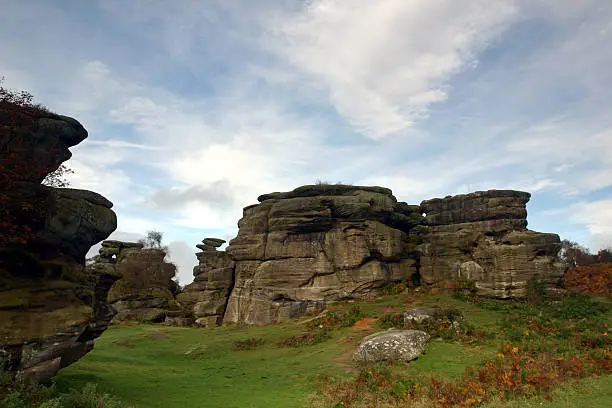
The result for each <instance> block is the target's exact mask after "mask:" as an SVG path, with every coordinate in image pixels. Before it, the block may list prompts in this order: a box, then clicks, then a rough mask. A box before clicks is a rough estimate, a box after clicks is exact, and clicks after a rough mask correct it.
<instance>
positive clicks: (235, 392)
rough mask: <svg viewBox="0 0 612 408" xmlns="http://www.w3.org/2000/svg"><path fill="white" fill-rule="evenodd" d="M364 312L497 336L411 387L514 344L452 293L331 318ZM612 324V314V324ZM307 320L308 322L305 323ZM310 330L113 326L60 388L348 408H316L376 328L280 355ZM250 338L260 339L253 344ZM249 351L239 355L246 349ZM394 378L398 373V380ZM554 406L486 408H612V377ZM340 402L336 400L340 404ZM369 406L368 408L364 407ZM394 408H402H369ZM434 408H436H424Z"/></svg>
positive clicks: (437, 363)
mask: <svg viewBox="0 0 612 408" xmlns="http://www.w3.org/2000/svg"><path fill="white" fill-rule="evenodd" d="M355 305H358V306H359V308H360V310H361V312H362V315H363V316H364V317H371V318H377V317H380V316H382V315H384V314H388V313H393V312H401V311H403V310H405V309H407V308H410V307H416V306H420V305H437V306H442V307H453V308H455V309H457V310H459V311H461V312H462V313H463V315H464V316H465V319H466V321H467V322H468V323H469V324H470V325H471V326H472V327H474V328H478V329H484V330H485V331H486V332H487V333H490V335H489V336H487V337H485V338H482V339H479V341H475V342H464V341H456V340H452V339H451V340H442V339H434V340H432V341H431V342H430V344H429V345H428V347H427V350H426V352H425V354H424V355H422V356H421V357H420V358H419V359H418V360H416V361H414V362H412V363H410V364H409V365H397V366H392V367H391V368H390V369H391V371H392V372H393V373H396V374H399V375H401V376H402V377H403V378H407V377H414V378H418V379H423V380H424V379H426V378H429V376H431V375H435V376H436V377H437V378H440V379H443V380H445V381H454V380H457V379H459V378H460V377H461V376H462V374H463V373H464V371H465V369H466V368H467V367H478V366H479V365H481V364H482V363H483V362H484V361H485V360H490V359H492V358H495V355H496V353H498V352H499V350H500V347H501V346H502V344H504V342H505V340H504V339H503V338H502V337H501V336H500V331H501V330H502V329H503V328H502V322H503V321H504V318H506V317H508V310H507V309H505V308H504V307H498V309H499V310H495V309H496V307H483V306H482V305H479V304H474V303H473V302H469V301H466V300H460V299H457V298H454V297H452V296H451V295H450V294H444V293H439V294H432V293H426V294H423V293H415V292H410V293H407V294H401V295H394V296H385V297H382V298H378V299H376V300H372V301H363V302H354V303H347V304H338V305H334V306H331V307H330V310H332V311H334V310H339V311H342V310H349V308H351V307H354V306H355ZM607 319H608V321H609V320H610V315H609V313H608V315H607ZM303 320H305V319H302V321H303ZM305 330H306V325H305V324H303V323H301V322H300V321H295V322H288V323H284V324H279V325H272V326H266V327H220V328H213V329H195V328H176V327H166V326H162V325H134V326H114V327H112V328H110V329H109V330H108V331H106V332H105V333H104V335H103V336H102V337H101V338H100V339H98V340H96V345H95V348H94V350H93V351H92V352H91V353H90V354H89V355H87V356H86V357H85V358H83V359H82V360H80V361H79V362H77V363H75V364H73V365H72V366H70V367H68V368H66V369H64V370H62V371H61V373H60V375H59V377H58V381H57V385H58V388H59V389H67V388H69V387H81V386H84V385H85V384H87V383H96V384H98V388H99V389H101V390H104V391H109V392H111V393H112V394H114V395H116V396H117V397H119V398H120V399H121V400H122V401H124V402H127V403H129V404H132V405H134V406H136V407H139V408H148V407H151V408H155V407H164V408H174V407H177V408H178V407H180V408H191V407H211V408H214V407H224V408H231V407H241V408H249V407H252V408H256V407H283V408H290V407H306V406H309V404H310V403H313V404H315V405H316V406H330V407H334V406H337V407H340V406H343V405H337V404H331V405H329V404H328V405H325V404H323V405H321V402H320V400H318V402H316V401H315V402H313V401H314V400H316V398H314V399H313V395H318V394H319V393H320V390H321V389H322V388H323V387H324V386H325V385H326V384H327V385H328V386H329V384H330V383H331V382H333V381H340V382H342V381H344V382H346V383H350V382H351V381H353V379H354V378H355V377H356V376H357V375H358V374H359V370H357V369H356V368H354V367H353V365H352V363H351V360H350V359H351V356H352V352H353V351H354V350H355V348H356V346H357V345H358V344H359V341H360V340H361V339H362V338H363V337H364V336H366V335H367V334H370V333H372V332H374V331H379V330H381V329H380V328H379V327H378V326H377V323H370V324H366V325H360V324H357V325H356V326H355V327H340V328H336V329H334V330H333V331H331V337H330V338H328V339H327V340H325V341H323V342H320V343H318V344H314V345H309V346H302V347H280V346H279V345H278V344H277V342H278V341H279V340H281V339H283V338H287V337H290V336H293V335H296V334H299V333H303V332H304V331H305ZM248 339H257V341H256V342H251V341H250V340H248ZM240 341H242V343H241V344H243V345H244V344H246V345H250V344H251V343H253V347H252V349H248V347H245V348H246V349H244V350H237V349H236V345H237V342H240ZM391 375H395V374H391ZM550 396H552V401H548V400H545V399H543V398H540V397H529V398H527V397H517V398H514V399H510V400H509V401H501V400H499V401H493V402H491V401H490V402H488V403H487V404H486V405H481V406H487V407H494V406H495V407H497V406H499V407H532V406H533V407H535V406H538V407H604V406H605V407H607V406H612V380H611V377H610V375H609V374H608V375H607V376H599V377H590V378H586V379H583V380H581V382H580V383H577V382H576V381H575V380H570V381H567V382H564V383H562V384H561V385H559V386H558V387H556V388H554V389H553V390H552V392H551V393H550ZM332 398H333V395H332ZM355 406H362V405H355ZM363 406H372V407H374V406H380V407H382V406H393V405H363ZM416 406H427V405H416Z"/></svg>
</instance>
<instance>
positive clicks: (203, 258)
mask: <svg viewBox="0 0 612 408" xmlns="http://www.w3.org/2000/svg"><path fill="white" fill-rule="evenodd" d="M202 243H203V244H198V245H196V247H198V248H199V249H202V252H198V253H197V254H196V256H197V258H198V261H199V265H198V266H196V267H194V268H193V275H194V276H195V280H194V281H193V283H191V284H189V285H186V286H185V288H184V289H183V293H181V294H180V295H178V297H177V300H178V301H179V303H180V305H181V308H182V309H183V311H185V312H186V313H187V314H188V315H190V316H193V318H194V319H196V320H195V323H196V324H197V325H198V326H202V327H207V326H215V325H218V324H221V322H222V320H223V316H224V314H225V308H226V306H227V300H228V297H229V295H230V291H231V290H232V288H233V285H234V261H233V260H232V258H230V256H229V255H228V254H227V253H226V252H225V251H217V248H218V247H219V246H221V245H223V243H225V241H224V240H222V239H216V238H205V239H204V240H203V241H202ZM178 323H179V322H177V324H178Z"/></svg>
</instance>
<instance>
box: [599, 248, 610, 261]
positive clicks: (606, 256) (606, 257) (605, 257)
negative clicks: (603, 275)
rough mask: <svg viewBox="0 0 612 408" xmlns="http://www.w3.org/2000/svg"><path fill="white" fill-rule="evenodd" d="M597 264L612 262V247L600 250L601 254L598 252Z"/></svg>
mask: <svg viewBox="0 0 612 408" xmlns="http://www.w3.org/2000/svg"><path fill="white" fill-rule="evenodd" d="M597 262H602V263H604V262H605V263H608V262H612V247H607V248H606V249H600V250H599V252H597Z"/></svg>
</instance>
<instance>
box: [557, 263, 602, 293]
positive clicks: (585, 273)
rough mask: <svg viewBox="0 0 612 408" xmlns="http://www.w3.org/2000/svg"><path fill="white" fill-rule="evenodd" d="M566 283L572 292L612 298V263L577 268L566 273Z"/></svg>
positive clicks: (566, 286)
mask: <svg viewBox="0 0 612 408" xmlns="http://www.w3.org/2000/svg"><path fill="white" fill-rule="evenodd" d="M564 281H565V288H566V289H567V290H568V291H570V292H574V293H586V294H592V295H601V296H606V297H608V298H612V263H611V262H606V263H596V264H592V265H587V266H577V267H575V268H572V269H570V270H569V271H567V272H566V273H565V277H564Z"/></svg>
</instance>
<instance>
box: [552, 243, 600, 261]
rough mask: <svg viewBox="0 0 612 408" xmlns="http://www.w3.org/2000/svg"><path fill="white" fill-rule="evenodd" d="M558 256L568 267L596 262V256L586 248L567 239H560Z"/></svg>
mask: <svg viewBox="0 0 612 408" xmlns="http://www.w3.org/2000/svg"><path fill="white" fill-rule="evenodd" d="M559 256H560V258H561V260H562V261H563V262H565V263H566V264H567V265H569V266H570V267H576V266H583V265H591V264H593V263H595V262H597V259H596V256H594V255H592V254H591V252H590V251H589V249H588V248H585V247H583V246H582V245H580V244H578V243H577V242H574V241H570V240H568V239H564V240H563V241H561V253H560V254H559Z"/></svg>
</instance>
